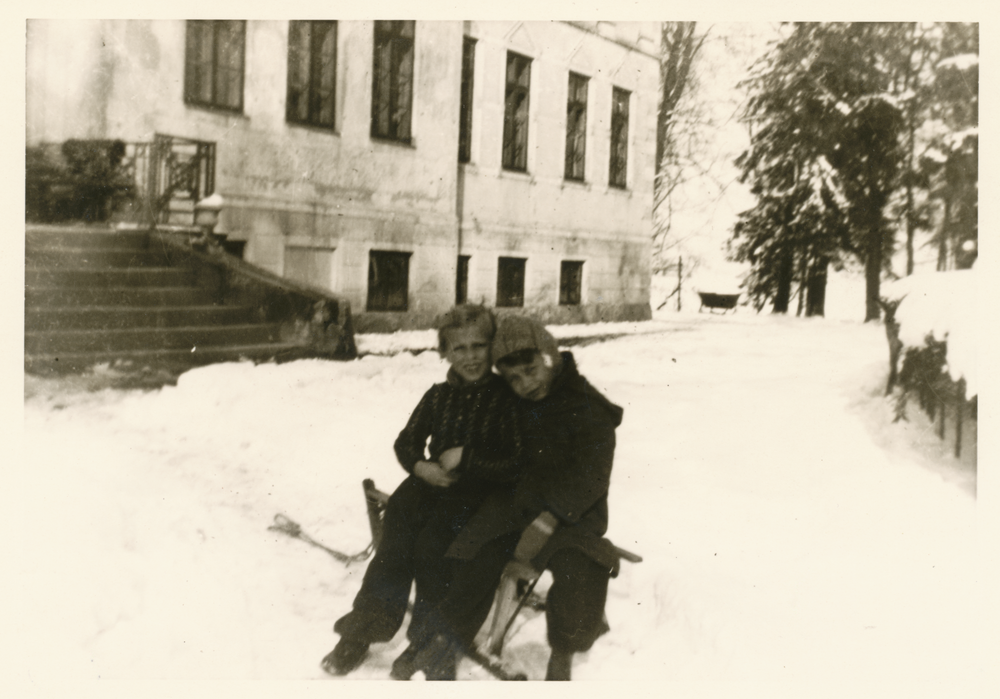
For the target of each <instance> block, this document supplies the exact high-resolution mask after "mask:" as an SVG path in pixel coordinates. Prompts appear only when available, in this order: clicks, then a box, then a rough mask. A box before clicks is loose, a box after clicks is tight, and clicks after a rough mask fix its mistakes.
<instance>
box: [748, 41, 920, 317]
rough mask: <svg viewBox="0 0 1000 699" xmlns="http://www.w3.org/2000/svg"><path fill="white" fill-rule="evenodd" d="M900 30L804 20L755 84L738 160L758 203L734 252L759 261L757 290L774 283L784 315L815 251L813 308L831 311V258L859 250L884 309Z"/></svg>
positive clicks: (764, 64)
mask: <svg viewBox="0 0 1000 699" xmlns="http://www.w3.org/2000/svg"><path fill="white" fill-rule="evenodd" d="M901 30H902V25H892V24H875V23H861V22H859V23H822V24H814V23H813V24H797V25H794V26H792V27H790V31H789V33H788V35H787V36H786V38H785V39H783V40H782V41H780V42H778V43H777V45H776V46H775V47H774V48H772V50H771V51H770V52H768V54H767V55H766V56H765V57H764V58H763V59H762V60H761V61H760V62H758V64H757V65H756V66H755V67H754V69H753V70H752V72H751V76H750V78H749V79H748V80H747V81H746V82H745V85H746V86H747V87H748V88H749V91H750V98H749V101H748V103H747V108H746V110H745V113H744V115H743V118H744V121H746V122H747V123H748V125H749V126H750V128H751V145H750V148H749V149H748V150H747V151H746V152H745V153H744V154H743V155H741V156H740V158H739V159H738V161H737V164H738V165H739V167H740V168H741V170H742V173H743V174H742V177H743V181H750V182H752V191H753V193H754V194H756V195H757V196H758V204H757V206H756V207H755V208H754V209H751V210H750V211H748V212H744V213H743V214H741V216H740V221H739V223H738V224H737V226H736V228H735V229H734V236H733V244H734V245H733V249H734V255H735V257H736V259H738V260H749V261H751V262H752V263H753V264H754V271H753V273H752V276H751V285H752V286H753V285H754V284H755V283H756V289H753V288H752V289H751V296H755V293H756V296H755V298H768V296H767V295H768V294H769V293H771V292H772V291H773V300H774V310H775V312H787V310H788V296H789V294H788V292H787V289H790V286H791V281H792V279H791V275H792V272H791V270H794V260H795V258H796V257H799V258H804V261H803V263H802V264H801V265H800V269H801V270H805V273H804V274H805V276H804V277H803V282H804V286H805V288H806V289H807V290H811V295H812V298H813V303H811V304H809V305H810V306H811V307H812V310H813V312H821V311H822V302H821V299H823V298H824V296H825V277H826V269H827V265H828V264H829V262H830V261H831V260H834V259H835V258H836V256H837V255H839V254H840V253H850V254H853V255H855V256H856V257H858V258H859V259H860V260H862V262H864V264H865V278H866V314H865V320H877V319H878V317H879V306H878V298H879V296H878V292H879V284H880V280H881V274H882V271H883V267H884V266H885V265H886V263H887V261H888V259H889V258H888V255H887V254H886V253H887V252H890V253H891V249H892V247H891V246H892V235H891V229H890V227H889V221H888V220H887V218H886V213H887V212H886V205H887V203H888V201H889V197H890V196H891V194H892V193H893V191H894V189H895V187H896V184H897V176H898V174H899V164H900V160H901V149H900V147H899V134H900V131H901V129H902V112H901V110H900V108H899V106H898V103H897V100H896V99H895V98H894V96H893V95H892V94H891V93H890V92H889V88H890V87H891V84H892V78H893V75H894V69H895V68H896V65H895V64H894V59H895V58H896V56H897V53H896V51H895V49H896V48H897V47H898V45H899V35H900V31H901ZM778 202H780V203H778ZM775 213H778V214H779V215H778V216H777V217H774V216H773V214H775ZM763 250H767V251H768V254H767V255H762V254H760V251H763ZM778 251H780V254H779V253H778ZM762 265H763V267H762ZM769 265H774V267H773V268H770V269H767V268H764V267H767V266H769ZM765 282H767V283H765ZM761 295H763V296H761Z"/></svg>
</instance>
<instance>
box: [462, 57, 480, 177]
mask: <svg viewBox="0 0 1000 699" xmlns="http://www.w3.org/2000/svg"><path fill="white" fill-rule="evenodd" d="M475 70H476V40H475V39H472V38H470V37H465V39H464V41H463V42H462V98H461V99H462V102H461V107H460V109H461V111H459V113H458V162H460V163H467V162H469V161H470V160H471V159H472V78H473V75H474V73H475Z"/></svg>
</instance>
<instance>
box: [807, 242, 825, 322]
mask: <svg viewBox="0 0 1000 699" xmlns="http://www.w3.org/2000/svg"><path fill="white" fill-rule="evenodd" d="M829 265H830V261H829V260H828V259H827V257H826V256H825V255H820V256H819V257H817V258H816V259H815V260H813V263H812V265H810V266H809V283H808V286H807V294H808V296H807V298H806V317H811V316H821V315H825V313H826V273H827V268H828V267H829Z"/></svg>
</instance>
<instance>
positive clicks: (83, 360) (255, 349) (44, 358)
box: [24, 342, 315, 385]
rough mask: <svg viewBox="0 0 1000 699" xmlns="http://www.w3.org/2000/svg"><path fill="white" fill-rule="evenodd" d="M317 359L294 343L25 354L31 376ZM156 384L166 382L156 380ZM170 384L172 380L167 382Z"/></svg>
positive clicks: (178, 370) (178, 369) (169, 370)
mask: <svg viewBox="0 0 1000 699" xmlns="http://www.w3.org/2000/svg"><path fill="white" fill-rule="evenodd" d="M310 356H315V355H313V354H310V351H309V349H308V348H305V347H303V346H302V345H299V344H298V343H291V342H274V343H266V344H252V345H232V346H225V347H223V346H202V347H196V348H195V351H194V352H192V351H191V350H190V349H143V350H135V351H118V352H62V353H58V354H35V355H25V358H24V368H25V371H27V372H30V373H32V374H39V375H46V374H62V373H81V372H85V371H86V370H87V369H90V368H92V367H94V366H96V365H99V364H107V365H110V366H111V367H112V368H114V369H115V370H118V371H122V372H128V373H134V374H141V373H142V372H143V371H150V370H152V371H154V372H155V373H156V375H157V376H161V375H163V374H167V375H169V374H175V375H176V374H180V373H182V372H183V371H185V370H187V369H190V368H191V367H195V366H201V365H204V364H212V363H215V362H238V361H246V360H249V361H253V362H258V363H259V362H265V361H270V360H277V361H291V360H294V359H300V358H304V357H310ZM154 383H155V384H160V385H162V383H164V381H162V380H160V381H155V382H154ZM167 383H169V381H168V382H167Z"/></svg>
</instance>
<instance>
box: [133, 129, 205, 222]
mask: <svg viewBox="0 0 1000 699" xmlns="http://www.w3.org/2000/svg"><path fill="white" fill-rule="evenodd" d="M121 167H122V170H123V172H124V173H126V175H127V176H129V177H130V178H131V180H132V181H133V182H134V183H135V186H136V193H137V195H138V196H137V197H136V199H135V201H136V205H137V207H136V209H135V210H134V214H133V216H132V218H133V219H135V220H136V221H137V222H141V223H145V224H149V225H151V226H156V225H157V224H166V223H175V222H176V221H174V220H172V215H174V216H177V215H181V214H183V216H184V218H185V219H186V218H187V217H188V216H190V221H189V223H190V224H193V223H194V204H195V203H196V202H198V201H199V200H201V199H204V198H205V197H207V196H209V195H210V194H212V193H214V192H215V144H214V143H212V142H209V141H196V140H193V139H189V138H181V137H178V136H168V135H165V134H156V135H155V136H154V137H153V141H152V142H151V143H126V144H125V157H124V158H123V159H122V164H121ZM185 202H190V206H188V205H186V204H185ZM178 204H179V205H180V206H179V207H178ZM185 223H188V221H185Z"/></svg>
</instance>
